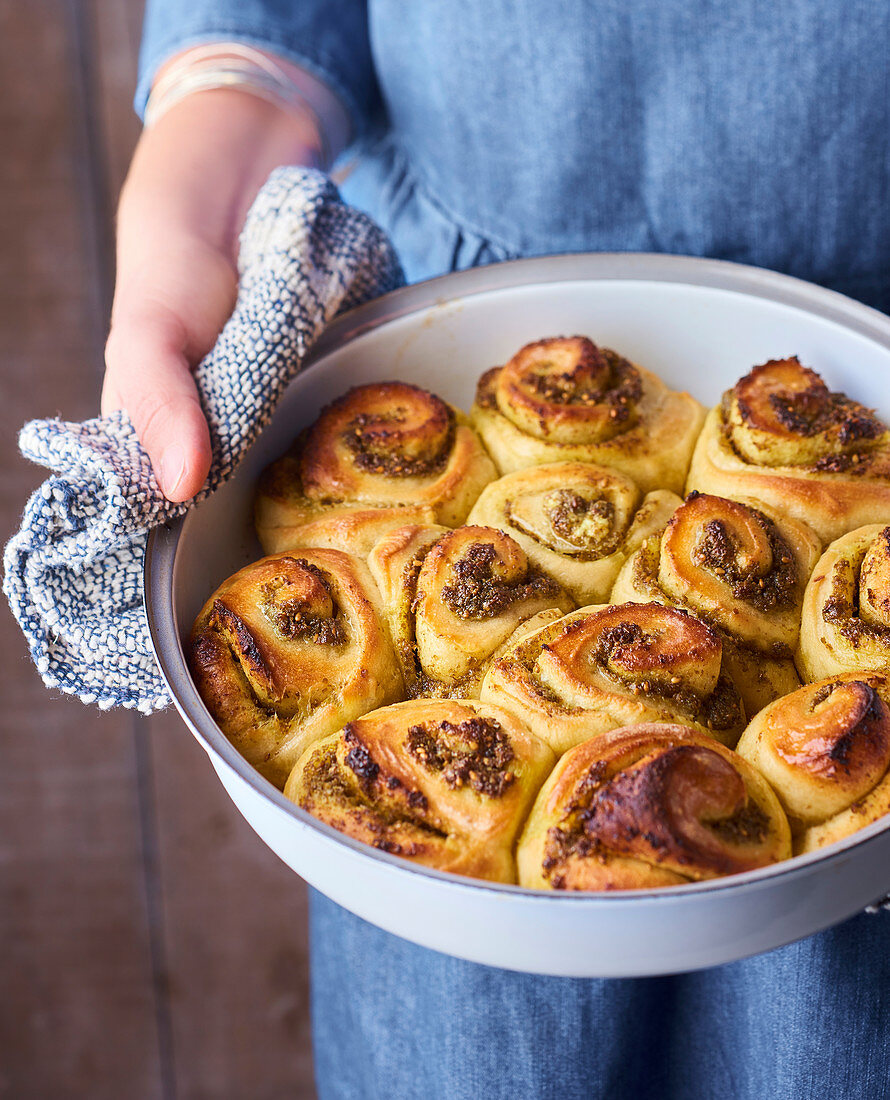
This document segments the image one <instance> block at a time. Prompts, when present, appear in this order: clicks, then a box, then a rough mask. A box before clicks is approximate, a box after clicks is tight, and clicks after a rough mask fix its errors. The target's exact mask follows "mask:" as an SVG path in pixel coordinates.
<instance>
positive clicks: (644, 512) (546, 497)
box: [467, 462, 682, 605]
mask: <svg viewBox="0 0 890 1100" xmlns="http://www.w3.org/2000/svg"><path fill="white" fill-rule="evenodd" d="M641 498H642V494H641V493H640V491H639V489H638V488H637V487H636V485H635V484H634V483H633V482H632V481H631V480H630V478H628V477H625V476H624V474H620V473H618V471H617V470H609V469H606V468H605V467H603V466H594V465H593V464H592V463H589V462H554V463H552V464H549V465H546V466H530V467H528V468H527V469H525V470H517V471H516V473H512V474H507V475H506V477H502V478H499V479H498V480H497V481H492V482H491V483H490V484H489V485H486V487H485V488H484V489H483V490H482V495H481V496H480V497H479V499H478V500H477V501H476V503H475V504H474V505H473V509H472V511H471V512H470V515H469V517H468V520H467V522H468V523H478V524H485V525H486V526H488V527H497V528H499V529H500V530H501V531H504V532H505V533H506V534H508V535H509V536H510V537H511V538H512V539H515V541H516V542H517V543H518V544H519V545H520V546H521V547H522V549H523V550H524V551H525V552H526V554H528V556H529V558H530V559H531V560H532V561H533V562H535V564H536V565H538V566H540V568H541V569H543V570H545V571H546V572H548V573H550V574H551V575H552V576H554V577H559V579H560V581H561V582H562V584H563V585H565V587H566V588H567V589H568V590H569V592H570V593H571V594H572V596H573V598H574V599H575V601H576V602H577V603H579V604H582V605H583V604H589V603H602V602H604V601H605V599H606V598H607V597H608V595H609V591H610V589H611V587H612V583H613V581H614V580H615V577H616V575H617V573H618V570H619V569H620V568H621V564H622V562H623V561H624V559H625V558H626V557H627V555H628V554H629V553H630V552H631V550H633V549H635V548H636V547H637V546H638V545H639V544H640V543H641V542H642V541H643V539H645V538H646V537H647V535H649V534H651V533H652V532H653V531H657V530H660V529H661V528H662V527H663V526H664V524H665V523H667V521H668V519H669V518H670V516H671V515H672V514H673V512H674V511H675V509H676V508H677V506H678V505H679V504H681V503H682V501H681V500H680V498H679V497H678V496H676V495H675V494H674V493H668V492H665V491H664V490H658V491H656V492H652V493H649V494H648V495H647V496H646V499H645V501H642V500H641ZM641 505H642V506H641Z"/></svg>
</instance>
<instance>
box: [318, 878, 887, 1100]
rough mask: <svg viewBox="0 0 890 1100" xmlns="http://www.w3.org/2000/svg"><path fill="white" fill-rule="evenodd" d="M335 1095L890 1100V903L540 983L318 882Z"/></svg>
mask: <svg viewBox="0 0 890 1100" xmlns="http://www.w3.org/2000/svg"><path fill="white" fill-rule="evenodd" d="M311 919H312V924H311V932H312V1006H313V1023H314V1043H315V1059H316V1076H317V1079H318V1089H319V1100H483V1098H484V1100H649V1098H652V1100H887V1098H888V1097H890V913H880V914H878V915H875V916H868V915H864V916H860V917H855V918H854V919H853V920H851V921H848V922H846V923H845V924H843V925H840V926H839V927H837V928H834V929H831V930H829V931H828V932H822V933H820V934H819V935H817V936H812V937H810V938H809V939H806V940H802V941H801V942H799V943H795V944H791V945H790V946H789V947H783V948H780V949H778V950H776V951H772V952H770V953H769V954H767V955H761V956H758V957H757V958H754V959H747V960H745V961H742V962H737V963H731V964H728V965H726V966H721V967H716V968H714V969H712V970H706V971H702V972H700V973H696V974H681V975H676V976H673V977H666V978H631V979H619V980H616V979H611V980H608V981H603V980H595V979H583V980H582V979H573V978H542V977H530V976H528V975H523V974H515V973H512V972H509V971H504V970H495V969H492V968H490V967H487V966H479V965H478V964H476V963H467V962H462V961H460V960H458V959H452V958H449V957H447V956H445V955H439V954H437V953H435V952H432V951H426V950H424V949H423V948H420V947H415V946H414V945H413V944H409V943H406V942H405V941H403V940H399V939H396V938H395V937H393V936H390V935H389V934H388V933H386V932H381V931H380V930H379V929H377V928H374V927H372V926H371V925H369V924H366V923H365V922H363V921H361V920H359V919H358V918H357V917H354V916H352V915H351V914H350V913H347V912H346V911H345V910H343V909H340V908H339V907H337V906H336V905H334V904H333V902H331V901H328V900H327V899H326V898H324V897H322V896H321V895H319V894H313V896H312V907H311Z"/></svg>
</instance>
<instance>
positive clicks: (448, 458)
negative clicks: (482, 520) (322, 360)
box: [254, 382, 497, 554]
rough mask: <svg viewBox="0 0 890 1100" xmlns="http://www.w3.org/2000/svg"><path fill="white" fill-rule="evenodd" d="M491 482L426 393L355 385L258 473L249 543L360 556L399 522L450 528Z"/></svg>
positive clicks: (476, 449)
mask: <svg viewBox="0 0 890 1100" xmlns="http://www.w3.org/2000/svg"><path fill="white" fill-rule="evenodd" d="M496 476H497V472H496V470H495V468H494V465H493V463H492V461H491V459H490V458H489V457H488V455H487V454H486V452H485V448H484V447H483V446H482V444H481V442H480V441H479V438H478V436H477V435H476V433H475V432H474V431H473V429H472V428H471V427H470V426H469V423H468V421H467V419H466V417H465V416H464V415H463V414H462V413H461V412H459V411H458V410H457V409H454V408H452V406H450V405H448V404H446V403H445V402H444V401H443V400H442V399H441V398H439V397H436V396H435V394H432V393H429V392H428V391H427V390H422V389H420V388H419V387H417V386H412V385H409V384H408V383H407V382H376V383H371V384H369V385H366V386H356V387H355V388H354V389H351V390H349V391H348V392H347V393H345V394H343V396H342V397H339V398H337V400H336V401H333V402H332V403H331V404H330V405H328V406H327V407H326V408H325V409H323V410H322V412H321V415H320V416H319V418H318V419H317V420H316V421H315V423H314V424H313V425H312V426H311V427H310V428H309V429H308V430H307V431H306V432H304V433H303V434H302V435H301V436H300V437H299V438H298V439H297V441H296V443H295V445H294V447H293V448H292V449H291V451H290V452H289V453H288V454H286V455H285V456H284V457H283V458H280V459H279V460H278V461H277V462H274V463H272V465H271V466H269V467H268V468H267V469H266V471H265V472H264V474H263V476H262V478H261V479H260V484H259V488H258V492H257V498H256V503H255V510H254V513H255V521H256V528H257V534H258V536H259V539H260V542H261V543H262V545H263V548H264V549H265V550H266V551H267V552H270V551H271V550H272V549H273V548H274V550H275V551H280V550H288V549H293V548H294V547H297V546H307V545H315V546H318V545H323V546H333V547H335V548H337V549H342V550H346V551H349V552H352V553H355V554H367V553H368V552H369V551H370V549H371V547H372V546H373V545H374V543H375V542H376V541H377V540H378V539H379V538H381V537H382V536H383V535H384V534H385V533H386V531H387V530H392V529H393V528H394V527H398V526H401V525H404V524H405V523H431V522H435V523H442V524H445V525H446V526H448V527H456V526H457V525H458V524H460V523H462V522H463V521H464V519H465V518H466V516H467V513H468V512H469V510H470V508H471V506H472V504H473V502H474V501H475V500H476V497H478V495H479V493H480V491H481V490H482V488H483V487H484V486H485V485H487V484H488V482H489V481H491V480H493V479H494V478H495V477H496Z"/></svg>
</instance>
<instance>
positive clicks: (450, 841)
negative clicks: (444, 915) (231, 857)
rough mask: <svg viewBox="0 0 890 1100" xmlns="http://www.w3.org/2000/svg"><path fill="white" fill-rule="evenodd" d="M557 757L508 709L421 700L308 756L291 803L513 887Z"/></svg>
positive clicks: (350, 830) (379, 843) (389, 846)
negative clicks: (519, 844)
mask: <svg viewBox="0 0 890 1100" xmlns="http://www.w3.org/2000/svg"><path fill="white" fill-rule="evenodd" d="M554 763H555V760H554V757H553V754H552V753H551V752H550V750H549V749H548V748H547V746H546V745H544V744H542V743H541V742H540V741H538V739H537V738H535V737H533V736H532V735H531V734H530V733H529V732H528V731H527V730H525V729H524V728H523V726H522V724H521V723H520V722H518V721H517V720H516V719H515V718H514V717H513V716H512V715H510V714H508V713H506V711H502V710H499V709H498V708H497V707H492V706H487V705H485V704H484V703H479V702H477V701H475V700H473V701H461V702H456V701H453V700H435V701H430V700H416V701H409V702H405V703H397V704H396V705H395V706H391V707H384V708H383V709H382V710H377V711H373V712H372V713H371V714H366V715H365V716H364V718H359V719H358V720H356V721H355V722H351V723H350V724H349V725H347V726H346V727H345V728H344V729H342V730H340V731H339V732H337V733H334V734H332V735H331V736H329V737H326V738H325V739H324V740H322V741H319V742H318V743H317V744H315V745H314V746H312V747H311V748H310V749H308V750H307V751H306V753H305V754H304V755H303V756H302V757H301V759H300V760H299V762H298V764H297V765H296V767H295V768H294V770H293V772H292V773H291V776H290V778H289V779H288V781H287V786H286V787H285V791H284V793H285V795H286V796H287V797H288V798H290V799H291V800H292V801H293V802H296V803H297V805H299V806H302V807H303V809H305V810H307V811H308V812H309V813H311V814H313V815H314V816H315V817H317V818H319V819H320V820H321V821H324V822H326V823H327V824H328V825H331V826H333V827H334V828H335V829H339V830H340V832H343V833H346V834H347V835H348V836H351V837H354V838H355V839H356V840H362V841H364V842H365V843H366V844H370V845H372V846H373V847H375V848H378V849H379V850H381V851H384V852H389V853H391V854H392V855H398V856H402V857H403V858H405V859H410V860H413V861H414V862H416V863H421V864H423V865H424V866H427V867H435V868H437V869H438V870H440V871H451V872H452V873H454V874H458V875H470V876H472V877H474V878H483V879H490V880H493V881H496V882H515V881H516V867H515V863H514V859H513V844H514V841H515V838H516V834H517V832H518V831H519V827H520V825H521V824H522V822H523V821H524V820H525V817H526V814H527V812H528V808H529V806H530V805H531V803H532V800H533V799H534V797H535V794H536V793H537V791H538V789H539V788H540V786H541V784H542V783H543V781H544V779H545V777H546V776H547V774H548V773H549V771H550V769H551V768H552V767H553V764H554Z"/></svg>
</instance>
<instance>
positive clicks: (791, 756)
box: [738, 673, 890, 853]
mask: <svg viewBox="0 0 890 1100" xmlns="http://www.w3.org/2000/svg"><path fill="white" fill-rule="evenodd" d="M888 698H890V680H888V678H887V677H886V676H884V675H881V674H877V673H874V674H868V673H865V674H847V675H844V676H837V677H829V678H828V679H825V680H820V681H818V682H817V683H815V684H807V685H806V687H802V688H800V689H799V690H798V691H795V692H793V693H792V694H791V695H786V696H785V697H784V698H783V699H778V700H777V701H776V702H775V703H772V704H771V705H770V706H768V707H765V708H764V709H763V710H762V711H761V712H760V714H758V715H757V716H756V717H755V718H754V720H753V721H752V722H751V725H750V726H749V727H748V728H747V729H746V730H745V732H744V734H742V738H741V740H740V741H739V747H738V751H739V753H740V754H741V755H742V756H744V757H745V759H746V760H749V761H750V762H751V763H752V764H753V765H754V766H755V767H756V768H757V769H758V770H759V771H760V772H761V773H762V774H763V775H764V776H765V778H766V779H767V781H768V782H769V783H770V785H771V786H772V788H773V790H774V791H775V792H776V794H777V795H778V796H779V799H780V801H781V802H782V805H783V806H784V808H785V810H786V812H787V814H788V818H789V820H790V822H791V827H792V830H793V831H794V832H795V834H796V838H795V851H796V852H798V853H799V852H811V851H814V850H815V849H817V848H821V847H824V845H826V844H832V843H833V842H834V841H836V840H841V839H842V838H843V837H845V836H849V835H850V834H851V833H855V832H856V831H857V830H858V829H862V828H864V826H866V825H869V824H870V823H871V822H872V821H876V820H877V819H878V818H879V817H882V816H883V815H884V814H886V813H890V709H888V707H887V700H888Z"/></svg>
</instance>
